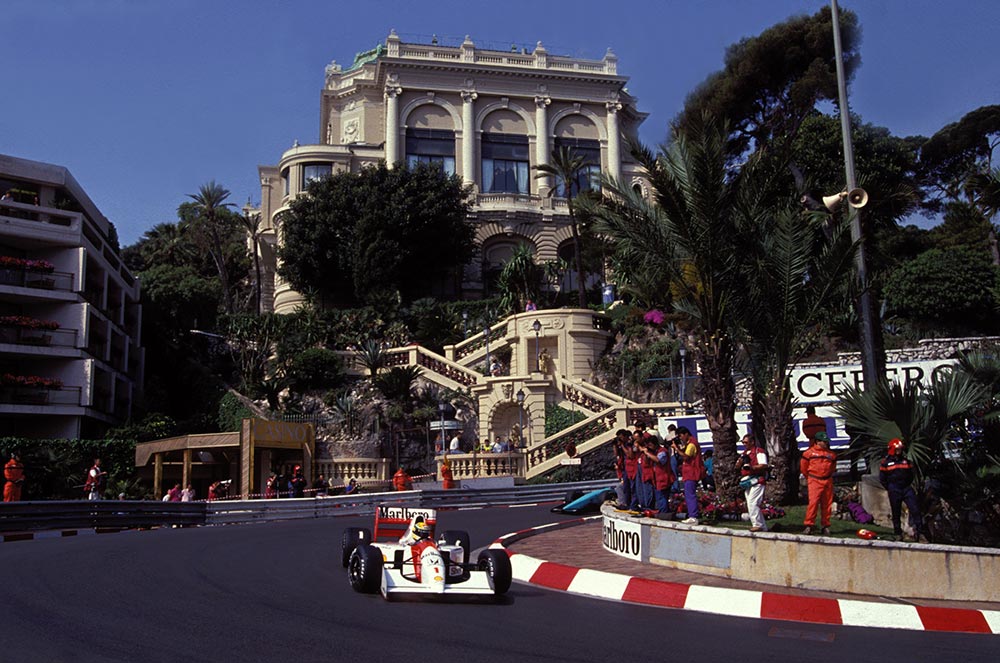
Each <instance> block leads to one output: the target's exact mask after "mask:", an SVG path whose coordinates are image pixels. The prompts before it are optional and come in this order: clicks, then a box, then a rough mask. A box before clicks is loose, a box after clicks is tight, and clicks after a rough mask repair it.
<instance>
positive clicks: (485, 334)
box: [483, 324, 493, 377]
mask: <svg viewBox="0 0 1000 663" xmlns="http://www.w3.org/2000/svg"><path fill="white" fill-rule="evenodd" d="M483 338H485V339H486V377H490V376H491V375H493V371H491V370H490V326H489V324H486V325H484V326H483Z"/></svg>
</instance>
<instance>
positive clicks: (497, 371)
mask: <svg viewBox="0 0 1000 663" xmlns="http://www.w3.org/2000/svg"><path fill="white" fill-rule="evenodd" d="M490 375H491V376H493V377H495V378H498V377H500V376H501V375H503V366H501V365H500V362H499V361H497V360H496V359H494V360H493V362H492V363H491V364H490Z"/></svg>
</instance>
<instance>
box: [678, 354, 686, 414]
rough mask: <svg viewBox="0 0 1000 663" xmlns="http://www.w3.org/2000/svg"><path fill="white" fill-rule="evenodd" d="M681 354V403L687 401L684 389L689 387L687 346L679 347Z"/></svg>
mask: <svg viewBox="0 0 1000 663" xmlns="http://www.w3.org/2000/svg"><path fill="white" fill-rule="evenodd" d="M678 352H679V353H680V355H681V403H684V402H686V401H685V398H684V391H685V388H686V387H687V362H686V361H685V360H684V358H685V357H686V356H687V348H685V347H684V346H683V345H682V346H681V347H680V348H679V349H678Z"/></svg>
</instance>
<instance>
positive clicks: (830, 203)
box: [823, 187, 868, 212]
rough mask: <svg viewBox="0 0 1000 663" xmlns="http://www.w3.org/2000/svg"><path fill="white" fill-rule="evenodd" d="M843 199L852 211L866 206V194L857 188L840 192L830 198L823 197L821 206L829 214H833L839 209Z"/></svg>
mask: <svg viewBox="0 0 1000 663" xmlns="http://www.w3.org/2000/svg"><path fill="white" fill-rule="evenodd" d="M845 198H846V199H847V204H848V205H850V206H851V207H853V208H854V209H861V208H862V207H864V206H865V205H867V204H868V192H867V191H865V190H864V189H862V188H860V187H859V188H857V189H851V190H850V191H841V192H840V193H835V194H833V195H832V196H823V205H824V206H826V208H827V209H828V210H830V211H831V212H834V211H836V209H837V208H838V207H840V203H841V201H843V200H844V199H845Z"/></svg>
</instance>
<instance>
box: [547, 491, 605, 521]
mask: <svg viewBox="0 0 1000 663" xmlns="http://www.w3.org/2000/svg"><path fill="white" fill-rule="evenodd" d="M616 498H617V495H616V494H615V491H614V489H613V488H598V489H597V490H592V491H590V492H589V493H584V492H583V491H582V490H571V491H569V492H568V493H566V497H565V498H564V499H563V503H562V504H560V505H559V506H554V507H552V509H551V511H552V513H569V514H573V515H579V514H583V513H597V512H598V511H600V510H601V505H602V504H604V503H605V502H607V501H608V500H614V499H616Z"/></svg>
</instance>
